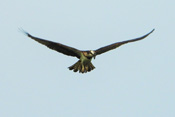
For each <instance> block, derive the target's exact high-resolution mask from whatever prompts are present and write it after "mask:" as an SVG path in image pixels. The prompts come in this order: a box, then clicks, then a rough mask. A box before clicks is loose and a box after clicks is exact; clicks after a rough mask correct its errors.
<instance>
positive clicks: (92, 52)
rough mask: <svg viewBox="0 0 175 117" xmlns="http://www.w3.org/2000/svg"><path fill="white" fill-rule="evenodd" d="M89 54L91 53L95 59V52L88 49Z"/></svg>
mask: <svg viewBox="0 0 175 117" xmlns="http://www.w3.org/2000/svg"><path fill="white" fill-rule="evenodd" d="M90 54H91V55H92V57H94V59H95V57H96V53H95V51H93V50H90Z"/></svg>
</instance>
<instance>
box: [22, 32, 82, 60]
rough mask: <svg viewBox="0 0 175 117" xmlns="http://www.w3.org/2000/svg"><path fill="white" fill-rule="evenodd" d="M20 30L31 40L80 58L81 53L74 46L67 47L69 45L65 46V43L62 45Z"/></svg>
mask: <svg viewBox="0 0 175 117" xmlns="http://www.w3.org/2000/svg"><path fill="white" fill-rule="evenodd" d="M21 31H22V32H23V33H24V34H26V35H27V36H28V37H30V38H31V39H33V40H35V41H37V42H39V43H41V44H43V45H45V46H47V47H48V48H50V49H53V50H55V51H57V52H60V53H63V54H65V55H68V56H73V57H77V58H80V56H81V55H80V54H81V51H80V50H77V49H75V48H72V47H69V46H66V45H63V44H60V43H56V42H52V41H48V40H45V39H40V38H38V37H34V36H32V35H31V34H29V33H28V32H25V31H24V30H22V29H21Z"/></svg>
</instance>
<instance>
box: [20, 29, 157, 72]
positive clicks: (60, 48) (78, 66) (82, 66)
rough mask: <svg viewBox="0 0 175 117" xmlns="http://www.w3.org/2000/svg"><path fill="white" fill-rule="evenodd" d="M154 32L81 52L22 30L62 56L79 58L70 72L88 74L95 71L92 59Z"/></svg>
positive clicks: (70, 68)
mask: <svg viewBox="0 0 175 117" xmlns="http://www.w3.org/2000/svg"><path fill="white" fill-rule="evenodd" d="M153 31H154V29H153V30H152V31H150V32H149V33H147V34H146V35H144V36H141V37H138V38H135V39H130V40H126V41H121V42H116V43H113V44H110V45H107V46H104V47H101V48H99V49H97V50H87V51H81V50H78V49H76V48H73V47H70V46H67V45H63V44H61V43H56V42H52V41H48V40H45V39H41V38H38V37H35V36H32V35H31V34H29V33H28V32H26V31H24V30H22V32H23V33H24V34H25V35H27V36H28V37H30V38H31V39H33V40H35V41H37V42H39V43H41V44H43V45H45V46H47V47H48V48H50V49H53V50H55V51H57V52H60V53H62V54H65V55H68V56H72V57H77V58H78V59H79V60H78V61H77V62H76V63H75V64H73V65H72V66H70V67H69V70H73V71H74V72H77V71H79V73H87V72H90V71H91V70H93V69H94V68H95V67H94V65H93V64H92V63H91V60H92V58H94V59H95V57H96V56H97V55H100V54H103V53H105V52H107V51H110V50H112V49H115V48H117V47H119V46H121V45H123V44H126V43H130V42H135V41H139V40H141V39H144V38H146V37H147V36H148V35H150V34H151V33H152V32H153Z"/></svg>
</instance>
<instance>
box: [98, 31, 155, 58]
mask: <svg viewBox="0 0 175 117" xmlns="http://www.w3.org/2000/svg"><path fill="white" fill-rule="evenodd" d="M153 31H154V29H153V30H152V31H151V32H149V33H148V34H146V35H144V36H142V37H138V38H135V39H131V40H127V41H122V42H117V43H114V44H111V45H108V46H105V47H101V48H99V49H97V50H95V52H96V55H100V54H102V53H105V52H107V51H109V50H112V49H115V48H117V47H119V46H121V45H123V44H126V43H129V42H134V41H139V40H141V39H144V38H145V37H147V36H148V35H149V34H151V33H152V32H153Z"/></svg>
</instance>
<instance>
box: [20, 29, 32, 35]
mask: <svg viewBox="0 0 175 117" xmlns="http://www.w3.org/2000/svg"><path fill="white" fill-rule="evenodd" d="M18 30H19V31H20V32H22V33H23V34H24V35H26V36H29V35H30V34H29V33H28V32H26V31H25V30H24V29H22V28H18Z"/></svg>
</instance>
